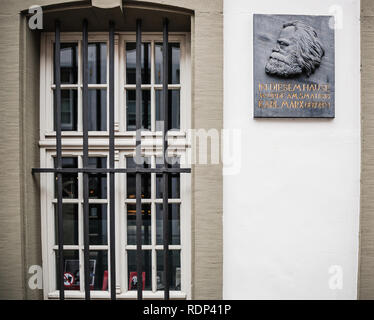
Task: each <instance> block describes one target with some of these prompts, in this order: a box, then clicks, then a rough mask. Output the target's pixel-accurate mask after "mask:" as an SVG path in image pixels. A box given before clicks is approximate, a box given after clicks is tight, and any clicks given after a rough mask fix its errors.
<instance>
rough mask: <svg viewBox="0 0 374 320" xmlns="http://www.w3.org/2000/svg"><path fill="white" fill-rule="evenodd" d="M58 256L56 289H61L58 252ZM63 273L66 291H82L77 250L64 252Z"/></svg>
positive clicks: (57, 255)
mask: <svg viewBox="0 0 374 320" xmlns="http://www.w3.org/2000/svg"><path fill="white" fill-rule="evenodd" d="M55 254H56V288H57V290H59V289H60V283H59V276H58V271H59V263H58V260H59V259H58V257H59V254H58V251H57V250H56V251H55ZM63 268H64V269H63V272H64V289H65V290H79V289H80V272H79V253H78V251H77V250H64V251H63Z"/></svg>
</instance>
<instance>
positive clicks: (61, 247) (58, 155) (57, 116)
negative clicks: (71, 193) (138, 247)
mask: <svg viewBox="0 0 374 320" xmlns="http://www.w3.org/2000/svg"><path fill="white" fill-rule="evenodd" d="M54 72H55V85H56V88H55V99H54V103H55V108H54V110H55V127H56V158H57V169H61V168H62V157H61V153H62V152H61V74H60V21H58V20H56V22H55V70H54ZM57 225H58V257H59V258H58V275H57V278H58V283H59V286H60V300H64V299H65V292H64V228H63V216H62V174H61V173H58V174H57Z"/></svg>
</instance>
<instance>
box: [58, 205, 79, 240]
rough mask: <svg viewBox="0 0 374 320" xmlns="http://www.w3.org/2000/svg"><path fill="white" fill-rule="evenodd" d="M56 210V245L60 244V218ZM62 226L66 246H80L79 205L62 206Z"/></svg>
mask: <svg viewBox="0 0 374 320" xmlns="http://www.w3.org/2000/svg"><path fill="white" fill-rule="evenodd" d="M54 208H55V210H54V211H55V244H56V245H57V244H58V217H57V207H56V204H55V205H54ZM62 225H63V233H64V237H63V239H64V240H63V241H64V245H78V204H73V203H63V204H62Z"/></svg>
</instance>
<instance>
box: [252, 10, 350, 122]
mask: <svg viewBox="0 0 374 320" xmlns="http://www.w3.org/2000/svg"><path fill="white" fill-rule="evenodd" d="M332 19H333V17H331V16H305V15H268V14H255V15H254V16H253V77H254V79H253V80H254V81H253V83H254V117H255V118H334V116H335V43H334V41H335V40H334V29H333V28H332V27H331V26H333V23H332ZM347 72H349V70H347Z"/></svg>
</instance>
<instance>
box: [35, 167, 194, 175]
mask: <svg viewBox="0 0 374 320" xmlns="http://www.w3.org/2000/svg"><path fill="white" fill-rule="evenodd" d="M51 172H52V173H91V174H98V173H101V174H105V173H191V169H190V168H61V169H58V168H33V169H32V174H34V173H51Z"/></svg>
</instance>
